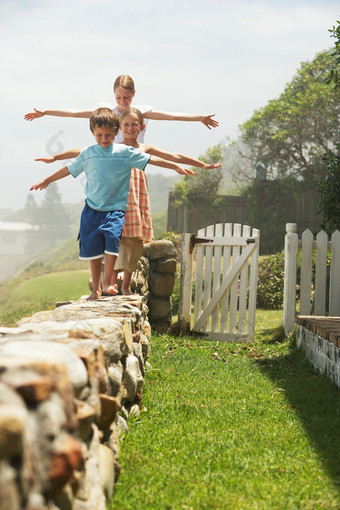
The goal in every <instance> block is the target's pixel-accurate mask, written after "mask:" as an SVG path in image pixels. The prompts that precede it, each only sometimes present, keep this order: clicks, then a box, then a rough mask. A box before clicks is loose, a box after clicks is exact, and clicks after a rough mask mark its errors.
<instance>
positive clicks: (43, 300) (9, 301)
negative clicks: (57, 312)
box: [0, 270, 90, 326]
mask: <svg viewBox="0 0 340 510" xmlns="http://www.w3.org/2000/svg"><path fill="white" fill-rule="evenodd" d="M89 278H90V273H89V270H78V271H75V270H72V271H60V272H54V273H47V274H43V275H41V276H37V277H35V278H31V279H20V277H18V278H15V279H13V280H11V282H10V283H9V284H8V285H6V284H5V285H3V287H2V289H1V290H2V294H1V296H0V324H1V325H2V326H13V325H15V323H16V322H17V321H18V320H19V319H20V318H21V317H23V316H25V315H32V314H33V313H35V312H37V311H40V310H48V309H51V308H54V305H55V303H56V301H67V300H75V299H79V298H80V296H82V295H84V294H88V293H89V288H88V281H89Z"/></svg>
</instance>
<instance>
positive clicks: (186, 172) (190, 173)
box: [176, 166, 196, 175]
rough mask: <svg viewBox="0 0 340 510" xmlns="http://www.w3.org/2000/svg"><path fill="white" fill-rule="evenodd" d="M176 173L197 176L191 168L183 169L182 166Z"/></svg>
mask: <svg viewBox="0 0 340 510" xmlns="http://www.w3.org/2000/svg"><path fill="white" fill-rule="evenodd" d="M176 172H177V173H178V174H180V175H196V174H195V172H194V171H193V170H191V169H190V168H182V167H181V166H178V167H177V168H176Z"/></svg>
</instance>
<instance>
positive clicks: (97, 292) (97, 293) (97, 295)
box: [87, 290, 102, 301]
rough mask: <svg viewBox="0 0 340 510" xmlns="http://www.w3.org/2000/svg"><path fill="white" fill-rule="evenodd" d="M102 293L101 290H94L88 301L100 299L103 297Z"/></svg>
mask: <svg viewBox="0 0 340 510" xmlns="http://www.w3.org/2000/svg"><path fill="white" fill-rule="evenodd" d="M101 295H102V293H101V292H100V290H94V291H93V292H92V294H91V296H89V297H88V298H87V301H91V300H92V299H99V298H100V297H101Z"/></svg>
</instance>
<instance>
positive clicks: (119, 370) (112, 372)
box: [107, 362, 123, 397]
mask: <svg viewBox="0 0 340 510" xmlns="http://www.w3.org/2000/svg"><path fill="white" fill-rule="evenodd" d="M107 373H108V376H109V382H110V386H111V391H112V395H113V396H114V397H116V396H117V395H118V393H119V392H120V389H121V385H122V379H123V367H122V364H121V363H120V362H119V364H118V363H112V365H110V366H109V367H108V369H107Z"/></svg>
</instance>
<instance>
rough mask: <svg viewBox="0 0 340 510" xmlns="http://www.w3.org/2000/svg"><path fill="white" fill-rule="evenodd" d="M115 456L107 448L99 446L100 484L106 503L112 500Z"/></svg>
mask: <svg viewBox="0 0 340 510" xmlns="http://www.w3.org/2000/svg"><path fill="white" fill-rule="evenodd" d="M114 462H115V459H114V455H113V452H112V450H110V448H108V447H107V446H105V445H103V444H100V445H99V472H100V482H101V486H102V489H103V492H104V494H105V498H106V501H107V502H108V503H109V502H110V501H111V498H112V493H113V485H114V479H115V472H114Z"/></svg>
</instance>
